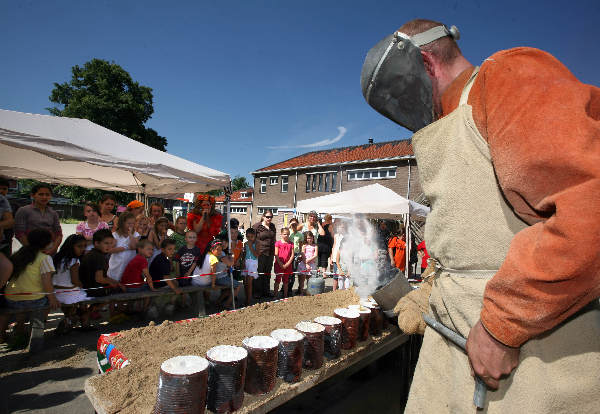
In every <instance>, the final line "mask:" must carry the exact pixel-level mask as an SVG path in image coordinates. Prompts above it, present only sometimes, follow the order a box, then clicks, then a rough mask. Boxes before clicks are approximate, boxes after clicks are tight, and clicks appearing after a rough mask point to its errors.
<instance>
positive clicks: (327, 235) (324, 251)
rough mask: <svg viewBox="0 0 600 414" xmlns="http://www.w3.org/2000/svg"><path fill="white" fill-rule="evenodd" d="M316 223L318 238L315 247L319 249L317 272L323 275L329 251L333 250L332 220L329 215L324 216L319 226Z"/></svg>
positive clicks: (327, 264)
mask: <svg viewBox="0 0 600 414" xmlns="http://www.w3.org/2000/svg"><path fill="white" fill-rule="evenodd" d="M317 223H318V232H319V236H318V238H317V246H318V247H319V259H318V260H319V263H318V265H319V271H320V272H321V273H325V272H326V271H327V268H328V267H329V257H330V256H331V249H332V248H333V236H332V234H331V233H332V232H333V218H332V217H331V214H326V215H325V221H324V222H323V224H321V222H320V221H317Z"/></svg>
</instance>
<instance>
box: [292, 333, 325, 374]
mask: <svg viewBox="0 0 600 414" xmlns="http://www.w3.org/2000/svg"><path fill="white" fill-rule="evenodd" d="M296 329H297V330H298V331H300V332H302V333H303V334H304V362H303V366H304V368H306V369H319V368H321V367H322V366H323V353H324V351H325V339H324V333H325V327H324V326H323V325H320V324H318V323H314V322H300V323H298V324H297V325H296Z"/></svg>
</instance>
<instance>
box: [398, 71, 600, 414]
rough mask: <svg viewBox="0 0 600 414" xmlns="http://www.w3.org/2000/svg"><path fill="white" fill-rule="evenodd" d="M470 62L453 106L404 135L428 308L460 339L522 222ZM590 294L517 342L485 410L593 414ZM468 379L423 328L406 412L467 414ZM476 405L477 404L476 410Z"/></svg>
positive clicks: (597, 371) (598, 333)
mask: <svg viewBox="0 0 600 414" xmlns="http://www.w3.org/2000/svg"><path fill="white" fill-rule="evenodd" d="M477 71H478V68H476V69H475V71H474V73H473V75H472V76H471V79H470V80H469V82H468V83H467V85H466V86H465V88H464V90H463V92H462V95H461V99H460V104H459V106H458V108H457V109H456V110H455V111H453V112H452V113H450V114H449V115H447V116H446V117H444V118H442V119H440V120H439V121H437V122H434V123H433V124H431V125H429V126H427V127H426V128H423V129H421V130H420V131H419V132H417V133H416V134H415V135H414V137H413V141H412V144H413V149H414V151H415V155H416V157H417V162H418V165H419V175H420V180H421V185H422V187H423V190H424V193H425V194H426V195H427V197H428V198H429V200H430V201H431V205H432V209H431V213H430V214H429V215H428V217H427V223H426V226H425V240H426V243H427V250H428V252H429V254H430V255H431V257H432V258H435V259H436V260H437V261H438V263H439V266H438V270H437V272H436V278H435V281H434V285H433V289H432V292H431V297H430V299H429V304H430V308H431V313H432V314H433V315H435V317H436V318H437V319H438V320H439V321H441V322H442V323H443V324H445V325H446V326H448V327H449V328H451V329H453V330H455V331H456V332H459V333H460V334H461V335H463V336H464V337H467V336H468V335H469V331H470V329H471V327H472V326H473V325H474V324H475V323H476V322H477V321H478V320H479V314H480V311H481V307H482V302H483V292H484V289H485V285H486V283H487V281H488V280H489V279H490V278H491V277H492V276H493V275H494V274H495V272H496V271H497V269H498V268H499V267H500V266H501V264H502V262H503V261H504V258H505V256H506V254H507V252H508V248H509V245H510V242H511V240H512V238H513V237H514V235H515V234H516V233H517V232H519V231H520V230H522V229H523V228H524V227H526V224H525V223H524V222H523V221H521V220H520V219H519V218H518V217H517V216H516V215H515V214H514V213H513V211H512V209H511V208H510V207H509V206H508V205H507V204H506V202H505V200H504V197H503V195H502V193H501V191H500V188H499V185H498V183H497V181H496V176H495V174H494V168H493V165H492V160H491V156H490V152H489V148H488V145H487V143H486V141H485V140H484V139H483V138H482V136H481V134H480V133H479V131H478V130H477V127H476V125H475V122H474V121H473V116H472V112H471V106H469V105H468V104H467V98H468V96H469V91H470V89H471V86H472V85H473V82H474V80H475V77H476V76H477ZM597 305H598V301H595V302H594V304H593V305H588V307H586V309H585V310H583V311H580V312H579V313H578V314H577V315H575V316H574V317H572V318H570V319H569V320H568V321H567V322H565V323H563V324H561V325H560V326H558V327H557V328H555V329H554V330H552V331H551V332H548V333H546V334H544V335H542V336H541V337H539V338H536V339H533V340H530V341H528V342H527V343H525V344H524V345H523V346H522V347H521V356H520V363H519V366H518V367H517V369H516V370H515V371H514V372H513V374H511V375H510V376H509V377H508V378H507V379H504V380H502V381H501V383H500V389H499V390H498V391H494V392H491V391H488V394H487V405H486V408H485V409H484V410H483V412H489V413H503V414H504V413H527V414H533V413H600V309H599V307H598V306H597ZM474 386H475V384H474V381H473V379H472V377H471V375H470V368H469V362H468V359H467V356H466V355H465V354H464V353H463V352H462V351H461V350H460V349H459V348H457V347H456V346H455V345H453V344H451V343H449V342H448V341H446V340H445V339H444V338H443V337H441V336H440V335H439V334H438V333H436V332H435V331H433V330H432V329H429V328H428V329H426V331H425V337H424V339H423V346H422V348H421V353H420V356H419V362H418V364H417V369H416V371H415V376H414V379H413V383H412V386H411V390H410V396H409V401H408V404H407V407H406V411H405V412H406V413H419V414H422V413H468V412H475V411H476V409H475V407H474V406H473V402H472V401H473V390H474ZM479 412H481V411H479Z"/></svg>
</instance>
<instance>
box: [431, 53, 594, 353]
mask: <svg viewBox="0 0 600 414" xmlns="http://www.w3.org/2000/svg"><path fill="white" fill-rule="evenodd" d="M471 72H472V70H466V71H464V72H463V73H462V74H461V75H460V76H459V77H458V78H457V79H455V81H454V82H453V83H452V84H451V85H450V87H449V88H448V89H447V90H446V91H445V92H444V95H443V96H442V107H443V114H444V115H445V114H449V113H450V112H452V111H453V110H454V109H455V108H456V107H457V106H458V103H459V99H460V94H461V91H462V89H463V87H464V85H465V84H466V82H467V80H468V78H469V76H470V74H471ZM468 102H469V104H470V105H471V106H472V108H473V118H474V120H475V123H476V125H477V128H478V129H479V131H480V132H481V134H482V136H483V137H484V138H485V139H486V140H487V142H488V145H489V148H490V152H491V155H492V162H493V164H494V169H495V172H496V175H497V178H498V183H499V184H500V187H501V189H502V191H503V193H504V195H505V197H506V199H507V200H508V202H509V204H510V205H511V206H512V208H513V210H514V211H515V213H516V214H517V215H518V216H519V217H521V219H523V220H524V221H525V222H527V223H528V224H530V226H529V227H527V228H526V229H524V230H522V231H520V232H519V233H518V234H517V235H516V236H515V237H514V239H513V240H512V242H511V245H510V249H509V252H508V254H507V257H506V259H505V261H504V263H503V265H502V266H501V268H500V270H499V271H498V273H496V275H495V276H494V277H493V278H492V279H491V280H490V281H489V282H488V284H487V286H486V290H485V294H484V299H483V309H482V311H481V321H482V323H483V324H484V326H485V327H486V328H487V330H488V331H489V332H490V333H491V334H492V335H493V336H494V337H495V338H496V339H498V340H499V341H500V342H502V343H504V344H506V345H509V346H520V345H521V344H523V343H524V342H525V341H527V340H528V339H530V338H533V337H535V336H537V335H539V334H541V333H542V332H545V331H548V330H550V329H552V328H553V327H555V326H556V325H558V324H559V323H560V322H562V321H563V320H565V319H566V318H568V317H569V316H570V315H572V314H574V313H575V312H577V311H578V310H579V309H581V308H582V307H583V306H585V305H586V304H588V303H589V302H590V301H592V300H593V299H595V298H598V297H599V296H600V89H599V88H597V87H594V86H590V85H586V84H583V83H581V82H579V81H578V80H577V79H576V78H575V76H574V75H573V74H572V73H571V72H570V71H569V70H568V69H567V68H566V67H565V66H564V65H562V64H561V63H560V62H559V61H558V60H557V59H555V58H554V57H553V56H551V55H550V54H548V53H546V52H543V51H540V50H538V49H532V48H516V49H510V50H505V51H501V52H498V53H496V54H494V55H492V56H491V57H490V58H488V59H487V60H486V61H485V62H484V63H483V65H482V66H481V70H480V72H479V75H478V77H477V79H476V81H475V83H474V85H473V88H472V90H471V93H470V95H469V100H468Z"/></svg>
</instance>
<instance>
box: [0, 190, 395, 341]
mask: <svg viewBox="0 0 600 414" xmlns="http://www.w3.org/2000/svg"><path fill="white" fill-rule="evenodd" d="M4 184H6V185H4ZM4 187H6V189H7V188H8V183H5V182H2V181H0V191H2V190H3V189H4ZM31 198H32V201H33V202H32V204H30V205H27V206H24V207H21V208H19V209H18V210H17V212H16V214H15V215H14V218H13V216H12V211H11V209H10V205H9V204H8V202H7V201H6V198H5V197H4V196H3V195H1V194H0V219H1V221H0V230H2V246H1V247H2V253H0V265H1V267H0V268H1V272H0V276H1V278H0V286H1V287H2V289H3V295H1V296H0V300H1V301H2V303H1V304H0V306H4V307H8V308H11V309H27V310H34V309H42V310H44V309H48V308H50V309H58V308H60V307H62V310H63V312H64V314H65V318H64V320H62V321H61V323H60V325H59V328H58V331H59V332H60V333H62V332H67V331H69V330H70V329H72V328H73V327H74V326H76V325H80V328H81V329H84V330H85V329H93V328H91V325H90V323H91V320H93V319H98V318H100V317H101V315H100V313H99V310H100V309H101V306H99V305H85V304H82V305H77V304H78V303H79V302H85V301H87V300H88V299H91V298H98V297H105V296H110V295H112V294H115V293H123V292H128V293H136V292H143V291H157V290H161V289H163V290H168V291H171V292H172V293H174V294H173V295H163V296H160V297H157V298H154V299H153V300H150V298H148V297H146V298H145V299H141V300H136V301H132V302H115V303H111V304H110V305H109V321H111V322H120V321H122V320H124V319H127V318H129V316H128V315H131V314H132V313H133V314H137V315H144V316H147V317H150V318H155V317H157V316H158V315H159V313H160V311H161V310H162V311H164V312H165V313H166V314H171V313H172V312H173V311H174V309H175V306H183V307H185V306H189V305H190V303H191V299H190V297H189V296H188V295H186V294H185V293H184V292H183V291H182V288H183V287H185V286H190V285H193V286H201V287H207V288H213V289H215V288H217V287H225V288H222V289H220V291H221V294H220V296H219V298H218V300H217V302H216V303H215V305H216V306H217V308H220V309H229V308H231V307H232V305H233V300H234V298H235V300H236V301H237V303H240V302H241V300H240V299H241V298H239V297H238V294H239V291H240V290H241V288H242V286H243V287H244V291H245V304H246V305H250V304H253V303H255V302H256V301H259V300H260V301H262V300H272V299H273V298H276V297H279V295H281V296H282V297H288V296H290V295H294V294H296V295H305V294H306V287H307V280H308V279H309V278H310V277H311V276H315V275H317V274H320V275H326V276H330V277H332V278H333V289H334V290H335V289H345V288H349V287H350V286H351V284H352V281H351V275H350V274H349V272H348V266H346V265H345V264H344V263H343V260H342V257H343V256H342V255H341V254H340V252H341V251H342V249H343V246H344V223H343V221H342V222H340V221H339V220H336V222H335V224H334V222H333V219H332V217H331V215H325V216H324V219H323V220H321V219H320V218H319V216H318V214H317V213H316V212H311V213H310V214H309V215H308V221H307V222H305V223H299V221H298V219H297V218H295V217H293V218H291V220H290V221H289V227H284V228H281V229H279V230H277V229H276V228H275V226H274V224H273V223H272V221H273V213H272V212H271V211H270V210H266V211H265V212H264V214H263V215H262V216H261V219H260V222H258V223H256V224H255V225H254V226H252V227H251V228H249V229H247V230H246V231H245V232H242V231H240V229H239V222H238V220H237V219H235V218H232V219H231V220H229V223H224V220H223V216H222V214H221V213H220V212H219V211H218V210H216V209H215V198H214V197H213V196H211V195H206V194H198V195H197V196H196V199H195V200H194V201H195V202H194V208H193V210H192V211H190V212H189V213H188V214H187V217H178V218H177V219H176V220H175V222H171V221H170V220H169V219H168V218H167V217H165V216H164V208H163V206H162V205H161V204H159V203H154V204H152V205H151V206H149V209H148V210H149V215H145V213H144V207H145V206H144V204H143V203H142V202H141V201H138V200H133V201H131V202H130V203H129V204H127V207H126V208H125V209H124V211H122V212H120V214H119V213H117V214H115V208H116V207H117V201H116V199H115V197H114V196H113V195H111V194H105V195H104V196H103V197H102V198H101V199H100V200H99V202H98V203H94V202H88V203H86V204H85V206H84V210H83V214H84V217H85V220H84V221H82V222H80V223H79V224H78V225H77V226H76V230H75V234H72V235H70V236H68V237H67V238H66V239H65V240H64V242H63V234H62V230H61V226H60V222H59V217H58V214H57V213H56V211H54V210H53V209H52V208H51V207H50V206H49V203H50V201H51V198H52V190H51V188H50V186H48V185H46V184H38V185H36V186H34V187H33V188H32V190H31ZM118 210H119V209H117V211H118ZM228 233H229V234H228ZM278 233H279V239H277V234H278ZM13 234H14V237H16V238H17V239H18V240H19V241H20V242H21V244H22V247H21V248H20V249H19V250H18V251H17V252H14V253H13V254H11V253H12V252H11V251H10V248H11V244H12V240H11V237H12V236H13ZM379 234H380V238H381V239H382V243H384V245H385V247H384V248H385V249H387V250H389V257H390V260H391V261H392V265H394V266H397V267H398V268H400V269H401V270H404V260H403V258H404V256H403V254H404V251H405V249H406V245H405V242H404V241H403V240H404V239H403V236H402V235H401V234H393V233H390V232H389V231H388V230H387V228H386V224H385V223H383V224H381V225H380V233H379ZM230 240H231V245H229V241H230ZM272 276H274V291H271V278H272ZM229 287H231V289H229ZM280 288H281V291H280ZM294 288H295V289H294ZM204 294H205V299H206V300H209V299H210V290H209V289H207V290H205V292H204ZM104 309H105V310H106V307H104ZM15 319H16V326H15V330H14V332H15V334H16V337H18V338H19V340H20V341H24V339H23V336H24V322H25V314H24V313H17V314H16V315H15ZM8 321H9V319H8V316H6V315H0V336H1V339H2V341H4V340H6V334H5V332H6V328H7V323H8Z"/></svg>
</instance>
